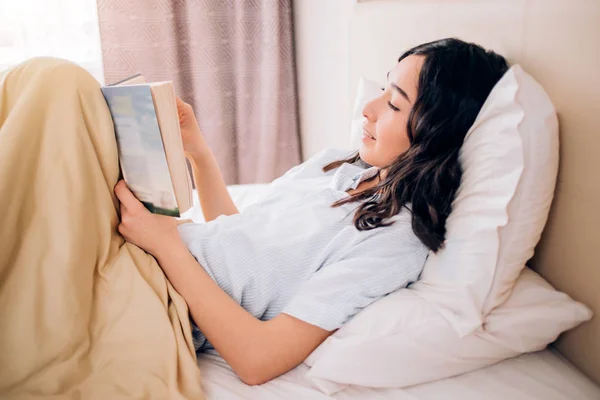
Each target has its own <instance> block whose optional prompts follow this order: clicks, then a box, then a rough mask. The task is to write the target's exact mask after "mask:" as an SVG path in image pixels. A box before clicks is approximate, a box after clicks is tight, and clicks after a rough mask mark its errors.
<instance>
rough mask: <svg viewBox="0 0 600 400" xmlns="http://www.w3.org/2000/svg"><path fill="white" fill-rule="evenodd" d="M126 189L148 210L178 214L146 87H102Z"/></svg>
mask: <svg viewBox="0 0 600 400" xmlns="http://www.w3.org/2000/svg"><path fill="white" fill-rule="evenodd" d="M102 93H103V94H104V97H105V99H106V102H107V104H108V106H109V109H110V112H111V115H112V118H113V121H114V125H115V133H116V137H117V145H118V149H119V160H120V163H121V169H122V171H123V177H124V178H125V182H127V186H128V187H129V189H130V190H131V191H132V192H133V193H134V194H135V196H136V197H137V198H138V199H139V200H140V201H141V202H142V203H143V204H144V206H146V208H148V209H149V210H150V211H152V212H155V213H159V214H164V215H171V216H180V214H179V209H178V207H177V202H176V199H175V194H174V191H173V184H172V182H171V176H170V174H169V167H168V165H167V160H166V156H165V149H164V147H163V142H162V137H161V135H160V130H159V127H158V122H157V119H156V112H155V110H154V103H153V101H152V94H151V91H150V88H149V87H148V86H146V85H136V86H111V87H103V88H102Z"/></svg>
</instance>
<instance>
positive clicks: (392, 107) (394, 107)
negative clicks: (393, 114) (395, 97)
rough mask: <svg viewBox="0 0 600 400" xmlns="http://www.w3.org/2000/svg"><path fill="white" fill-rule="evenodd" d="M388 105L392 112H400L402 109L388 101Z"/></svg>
mask: <svg viewBox="0 0 600 400" xmlns="http://www.w3.org/2000/svg"><path fill="white" fill-rule="evenodd" d="M387 103H388V106H390V108H391V109H392V110H394V111H400V109H399V108H398V107H396V106H394V105H393V104H392V102H391V101H388V102H387Z"/></svg>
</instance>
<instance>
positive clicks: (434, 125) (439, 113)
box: [323, 38, 508, 252]
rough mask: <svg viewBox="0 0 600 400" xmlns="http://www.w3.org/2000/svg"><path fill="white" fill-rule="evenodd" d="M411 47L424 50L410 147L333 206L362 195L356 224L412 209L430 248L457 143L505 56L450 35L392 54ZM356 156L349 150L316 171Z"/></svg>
mask: <svg viewBox="0 0 600 400" xmlns="http://www.w3.org/2000/svg"><path fill="white" fill-rule="evenodd" d="M410 55H419V56H423V57H424V60H423V64H422V68H421V72H420V75H419V80H418V88H417V90H418V93H417V98H416V99H415V102H414V105H413V107H412V110H411V111H410V114H409V117H408V121H407V133H408V139H409V141H410V147H409V148H408V149H407V150H406V151H405V152H404V153H402V154H400V155H399V156H398V157H397V158H396V159H395V160H394V161H393V163H392V164H391V165H389V166H388V167H386V169H387V174H386V176H385V178H384V179H383V180H382V181H381V182H379V184H378V185H376V186H374V187H372V188H369V189H366V190H364V191H362V192H359V193H355V194H353V195H352V196H350V197H347V198H345V199H342V200H338V201H337V202H335V203H334V204H333V205H332V206H333V207H338V206H340V205H342V204H346V203H352V202H357V201H362V203H361V204H360V206H359V207H358V208H357V210H356V213H355V214H354V225H355V226H356V228H357V229H358V230H369V229H375V228H378V227H383V226H389V225H391V224H392V223H393V221H389V219H390V218H391V217H393V216H394V215H396V214H398V213H399V212H400V211H401V210H402V208H406V209H407V210H410V211H411V212H412V229H413V231H414V233H415V234H416V235H417V237H418V238H419V239H420V240H421V242H422V243H423V244H424V245H426V246H427V247H428V248H429V249H431V250H433V251H434V252H436V251H437V250H439V249H440V248H441V247H442V246H443V243H444V237H445V234H446V226H445V225H446V219H447V218H448V215H449V214H450V211H451V208H452V207H451V205H452V201H453V200H454V197H455V195H456V191H457V189H458V186H459V184H460V179H461V176H462V169H461V166H460V164H459V162H458V154H459V150H460V147H461V146H462V144H463V141H464V138H465V135H466V134H467V131H468V130H469V128H470V127H471V125H472V124H473V122H474V121H475V118H476V117H477V114H478V113H479V111H480V110H481V107H482V106H483V103H484V102H485V99H486V98H487V96H488V95H489V94H490V92H491V90H492V88H493V87H494V85H495V84H496V82H498V80H500V78H501V77H502V75H504V73H505V72H506V71H507V70H508V63H507V62H506V59H505V58H504V57H502V56H500V55H498V54H496V53H494V52H493V51H488V50H485V49H484V48H483V47H481V46H479V45H477V44H474V43H466V42H464V41H462V40H459V39H454V38H448V39H441V40H436V41H433V42H429V43H425V44H422V45H419V46H416V47H413V48H412V49H410V50H408V51H406V52H405V53H404V54H402V56H400V58H399V59H398V62H400V61H402V60H403V59H404V58H406V57H408V56H410ZM359 160H360V155H359V154H358V153H356V154H354V155H352V156H350V157H348V158H347V159H344V160H339V161H334V162H332V163H330V164H328V165H326V166H325V167H323V171H324V172H327V171H329V170H332V169H335V168H337V167H339V166H340V165H342V164H343V163H346V162H348V163H354V162H357V161H359ZM376 177H377V176H375V177H373V178H371V180H372V179H375V178H376ZM408 205H410V208H409V207H408Z"/></svg>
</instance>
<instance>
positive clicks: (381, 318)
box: [305, 268, 592, 394]
mask: <svg viewBox="0 0 600 400" xmlns="http://www.w3.org/2000/svg"><path fill="white" fill-rule="evenodd" d="M591 315H592V313H591V311H590V310H589V309H588V308H587V307H586V306H585V305H583V304H581V303H578V302H576V301H574V300H572V299H571V298H570V297H569V296H567V295H566V294H564V293H561V292H558V291H556V290H554V289H553V288H552V286H550V284H548V283H547V282H546V281H545V280H544V279H543V278H541V277H540V276H539V275H538V274H536V273H535V272H533V271H531V270H529V269H528V268H525V269H524V270H523V271H522V272H521V275H520V276H519V278H518V280H517V282H516V284H515V285H514V289H513V291H512V294H511V295H510V297H509V299H508V300H507V301H506V302H504V303H503V304H502V305H501V306H499V307H498V308H496V309H494V310H493V311H492V312H491V313H490V314H489V315H488V316H487V317H486V320H485V325H484V326H485V329H484V330H482V331H479V332H474V333H472V334H470V335H468V336H465V337H462V338H461V337H459V335H458V334H457V332H456V331H455V329H454V328H453V327H452V325H451V324H450V323H449V322H448V320H447V319H446V318H444V317H443V316H442V315H441V314H440V313H439V311H438V309H437V308H436V307H435V306H434V305H433V304H432V303H431V302H429V301H427V300H424V299H423V298H422V297H420V296H418V295H417V292H416V290H413V289H404V290H398V291H397V292H395V293H392V294H390V295H388V296H386V297H384V298H383V299H381V300H379V301H377V302H375V303H373V304H371V305H370V306H369V307H367V308H365V309H364V310H363V311H361V312H360V313H358V314H357V315H356V316H355V317H354V318H353V319H351V320H350V321H349V322H348V323H347V324H346V325H344V326H343V327H342V328H341V329H340V330H338V331H337V332H336V333H335V334H333V335H332V336H330V337H329V338H328V339H327V340H326V341H325V342H323V344H322V345H321V346H319V347H318V348H317V349H316V350H315V351H314V352H313V353H312V354H311V355H310V356H309V357H308V358H307V360H306V361H305V362H306V363H307V364H308V365H310V366H312V368H311V369H310V370H309V372H308V373H307V377H310V378H311V380H312V381H313V383H314V384H315V385H316V386H317V387H318V388H319V389H320V390H321V391H323V392H325V393H327V394H333V393H335V392H338V391H340V390H342V389H344V388H345V387H346V386H348V384H354V385H361V386H371V387H404V386H409V385H415V384H419V383H424V382H429V381H432V380H436V379H443V378H447V377H451V376H455V375H458V374H461V373H465V372H468V371H472V370H475V369H478V368H481V367H484V366H486V365H490V364H494V363H496V362H498V361H501V360H503V359H506V358H509V357H514V356H517V355H519V354H521V353H524V352H530V351H538V350H541V349H543V348H544V347H546V345H547V344H548V343H550V342H552V341H554V340H555V339H556V338H557V337H558V335H559V334H560V333H561V332H563V331H566V330H568V329H571V328H573V327H574V326H576V325H578V324H580V323H581V322H583V321H586V320H589V319H590V318H591Z"/></svg>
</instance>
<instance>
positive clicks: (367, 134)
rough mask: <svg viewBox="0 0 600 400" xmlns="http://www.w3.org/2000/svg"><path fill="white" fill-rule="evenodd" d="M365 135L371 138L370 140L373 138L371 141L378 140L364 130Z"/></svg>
mask: <svg viewBox="0 0 600 400" xmlns="http://www.w3.org/2000/svg"><path fill="white" fill-rule="evenodd" d="M363 133H364V134H365V136H367V137H370V138H371V139H373V140H377V139H375V136H373V135H371V134H370V133H369V132H367V130H366V129H363Z"/></svg>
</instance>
